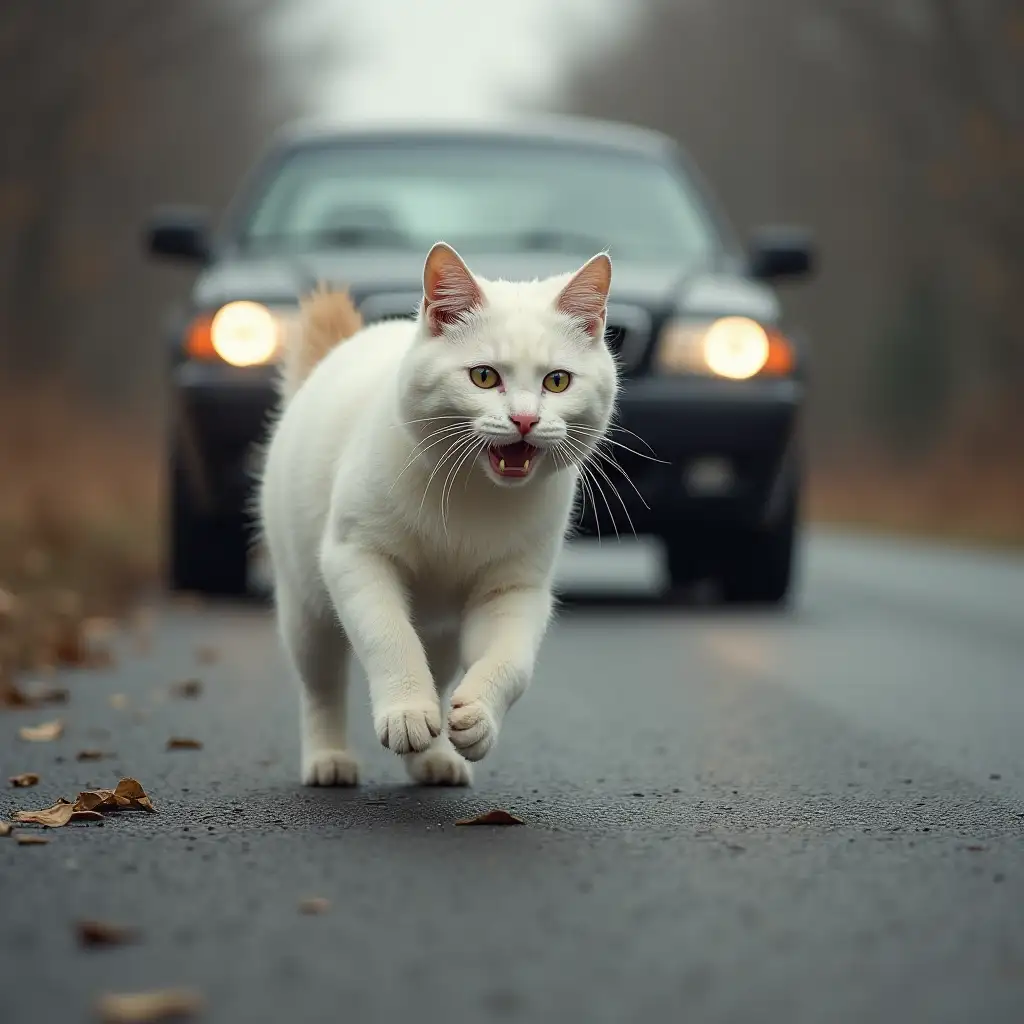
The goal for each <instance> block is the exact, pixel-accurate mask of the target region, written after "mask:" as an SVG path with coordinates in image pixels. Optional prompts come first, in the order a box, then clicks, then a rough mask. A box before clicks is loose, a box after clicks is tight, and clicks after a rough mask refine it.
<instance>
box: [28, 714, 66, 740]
mask: <svg viewBox="0 0 1024 1024" xmlns="http://www.w3.org/2000/svg"><path fill="white" fill-rule="evenodd" d="M63 734H64V723H63V722H62V721H61V720H60V719H59V718H58V719H56V720H55V721H53V722H43V723H41V724H40V725H23V726H22V727H21V728H20V729H19V730H18V735H19V736H20V737H21V738H22V739H23V740H27V741H28V742H29V743H49V742H51V741H52V740H56V739H60V737H61V736H62V735H63Z"/></svg>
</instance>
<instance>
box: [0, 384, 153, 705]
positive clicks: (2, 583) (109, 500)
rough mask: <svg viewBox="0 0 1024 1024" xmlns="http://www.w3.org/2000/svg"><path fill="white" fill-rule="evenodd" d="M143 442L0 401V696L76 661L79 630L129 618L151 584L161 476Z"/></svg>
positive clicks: (79, 419) (35, 406) (136, 434)
mask: <svg viewBox="0 0 1024 1024" xmlns="http://www.w3.org/2000/svg"><path fill="white" fill-rule="evenodd" d="M144 435H145V432H144V431H140V430H138V429H136V430H134V431H133V430H132V429H131V425H129V426H128V427H127V428H126V427H125V425H123V424H106V423H102V422H99V421H98V420H96V419H94V418H87V417H85V416H74V415H72V414H70V412H69V410H68V407H67V406H66V405H64V406H61V404H60V403H57V402H50V401H45V400H40V401H32V402H25V401H20V400H18V399H17V398H13V399H11V398H8V399H7V400H0V691H2V690H3V685H4V679H5V678H6V679H8V680H9V679H10V678H11V677H12V675H13V674H14V673H17V672H19V671H21V670H25V669H29V670H36V671H38V670H44V669H47V668H52V667H58V666H59V665H61V664H70V663H76V662H78V661H80V660H81V658H82V656H83V655H82V650H81V643H80V641H81V635H80V634H81V630H82V628H83V626H84V624H86V623H87V622H89V621H95V620H96V619H97V618H98V617H120V616H122V615H124V614H126V613H128V612H129V611H131V610H132V609H133V608H135V607H136V606H137V604H138V602H139V599H140V597H142V596H143V595H144V594H146V593H147V592H149V591H151V590H152V588H153V587H154V586H155V585H156V584H157V582H158V581H159V579H160V563H161V557H162V551H161V547H162V546H161V531H162V515H161V494H162V466H161V460H160V456H159V449H158V448H157V446H156V445H155V444H154V443H153V442H152V441H151V440H148V441H147V440H145V439H143V438H144ZM150 436H151V434H150ZM0 696H2V693H0Z"/></svg>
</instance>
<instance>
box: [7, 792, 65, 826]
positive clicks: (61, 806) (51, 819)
mask: <svg viewBox="0 0 1024 1024" xmlns="http://www.w3.org/2000/svg"><path fill="white" fill-rule="evenodd" d="M74 813H75V805H74V804H72V803H69V802H68V801H67V800H65V799H63V798H61V799H60V800H58V801H57V802H56V803H55V804H54V805H53V806H52V807H43V808H41V809H40V810H38V811H15V812H14V820H15V821H17V822H20V823H21V824H25V825H45V826H46V827H47V828H62V827H63V826H64V825H66V824H67V823H68V822H69V821H70V820H71V818H72V817H73V815H74Z"/></svg>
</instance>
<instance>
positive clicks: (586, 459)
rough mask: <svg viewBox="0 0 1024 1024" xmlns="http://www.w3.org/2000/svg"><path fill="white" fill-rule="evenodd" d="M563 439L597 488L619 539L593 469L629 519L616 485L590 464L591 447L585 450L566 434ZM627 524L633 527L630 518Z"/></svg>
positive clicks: (608, 504) (608, 503)
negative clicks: (602, 479) (617, 500)
mask: <svg viewBox="0 0 1024 1024" xmlns="http://www.w3.org/2000/svg"><path fill="white" fill-rule="evenodd" d="M565 441H566V443H567V444H568V445H569V446H570V448H571V449H572V450H573V451H574V452H575V454H576V457H577V458H578V459H579V460H580V462H579V465H580V469H582V470H583V471H584V472H586V473H587V474H588V475H589V476H590V479H591V480H592V481H593V483H594V486H595V487H596V488H597V490H598V493H599V494H600V495H601V500H602V501H603V502H604V507H605V508H606V509H607V510H608V518H609V519H610V520H611V524H612V529H613V530H614V531H615V538H616V540H621V539H622V537H621V536H620V534H619V524H618V523H617V522H616V521H615V514H614V513H613V512H612V507H611V503H610V502H609V501H608V495H607V494H605V490H604V488H603V487H602V486H601V481H600V480H598V478H597V476H596V475H595V473H594V470H595V469H596V470H597V472H598V473H600V474H601V476H602V477H604V479H605V481H606V482H607V484H608V486H609V487H611V489H612V491H614V492H615V495H616V497H617V498H618V499H619V503H620V504H621V505H622V508H623V511H625V513H626V518H627V519H629V510H628V509H627V508H626V503H625V502H624V501H623V500H622V495H620V494H619V492H618V490H616V487H615V485H614V484H613V483H612V481H611V479H610V478H609V476H608V474H607V473H605V472H604V471H603V470H602V469H601V467H600V466H596V465H591V464H590V456H591V454H592V453H593V450H592V449H591V450H590V451H587V450H585V449H584V448H583V445H582V442H580V441H579V440H578V439H576V438H572V437H569V436H568V435H567V436H566V438H565ZM629 525H630V529H633V523H632V520H630V524H629ZM633 535H634V536H636V530H635V529H633Z"/></svg>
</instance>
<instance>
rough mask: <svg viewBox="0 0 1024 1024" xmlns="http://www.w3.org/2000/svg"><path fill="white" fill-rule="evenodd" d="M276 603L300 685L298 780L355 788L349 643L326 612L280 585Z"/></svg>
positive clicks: (285, 643)
mask: <svg viewBox="0 0 1024 1024" xmlns="http://www.w3.org/2000/svg"><path fill="white" fill-rule="evenodd" d="M276 601H277V621H278V629H279V630H280V633H281V639H282V642H283V645H284V649H285V653H286V655H287V658H288V661H289V662H290V663H291V668H292V671H293V672H294V674H295V675H296V676H297V677H298V680H299V684H300V698H301V707H302V782H303V784H304V785H306V786H354V785H356V784H357V783H358V781H359V766H358V764H357V763H356V760H355V758H354V757H353V756H352V754H351V753H350V752H349V750H348V746H347V742H346V733H347V724H348V722H347V718H348V712H347V701H346V698H347V691H348V673H349V666H350V661H351V659H350V657H349V645H348V641H347V639H346V637H345V634H344V632H343V631H342V629H341V627H340V626H339V625H338V622H337V620H336V619H335V618H334V615H333V613H331V612H330V611H326V612H318V611H316V610H311V609H309V608H308V607H304V606H303V605H302V603H301V601H299V600H298V599H297V598H296V597H295V596H294V595H292V594H290V593H289V592H288V591H287V589H286V588H284V587H282V586H280V585H278V587H277V593H276Z"/></svg>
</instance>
